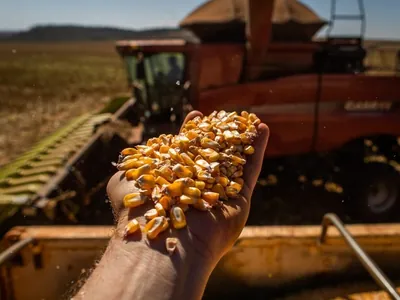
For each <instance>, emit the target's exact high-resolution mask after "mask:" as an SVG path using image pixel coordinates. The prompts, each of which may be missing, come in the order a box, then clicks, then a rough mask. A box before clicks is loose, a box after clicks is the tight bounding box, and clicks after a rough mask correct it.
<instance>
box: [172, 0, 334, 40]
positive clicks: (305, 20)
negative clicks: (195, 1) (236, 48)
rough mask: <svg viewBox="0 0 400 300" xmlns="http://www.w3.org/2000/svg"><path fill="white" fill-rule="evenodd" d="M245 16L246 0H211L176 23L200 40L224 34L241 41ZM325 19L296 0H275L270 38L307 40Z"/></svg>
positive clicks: (245, 21) (246, 14)
mask: <svg viewBox="0 0 400 300" xmlns="http://www.w3.org/2000/svg"><path fill="white" fill-rule="evenodd" d="M260 13H263V12H260ZM247 19H248V0H210V1H207V2H206V3H204V4H202V5H201V6H199V7H198V8H196V9H195V10H194V11H192V12H191V13H190V14H189V15H187V16H186V17H185V18H184V19H183V20H182V21H181V22H180V24H179V25H180V27H182V28H187V29H190V30H191V31H193V32H194V33H195V34H196V35H197V36H198V37H199V38H200V39H201V40H203V41H212V40H220V39H221V38H224V37H225V38H227V36H228V38H230V39H233V40H238V41H243V40H244V39H245V24H246V23H247V21H248V20H247ZM326 23H327V22H326V21H325V20H323V19H322V18H320V17H319V16H318V15H317V14H316V13H315V12H314V11H313V10H312V9H310V8H309V7H308V6H306V5H305V4H303V3H300V2H298V1H297V0H275V3H274V10H273V14H272V24H273V25H272V39H273V40H275V41H309V40H311V39H312V37H313V36H314V34H315V33H316V32H317V31H318V30H319V29H320V28H321V27H322V26H324V25H325V24H326Z"/></svg>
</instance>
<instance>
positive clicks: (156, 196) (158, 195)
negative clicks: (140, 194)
mask: <svg viewBox="0 0 400 300" xmlns="http://www.w3.org/2000/svg"><path fill="white" fill-rule="evenodd" d="M161 197H162V193H161V190H160V188H159V187H158V186H157V185H156V186H155V187H154V188H153V191H152V192H151V198H152V199H153V201H158V200H159V199H161Z"/></svg>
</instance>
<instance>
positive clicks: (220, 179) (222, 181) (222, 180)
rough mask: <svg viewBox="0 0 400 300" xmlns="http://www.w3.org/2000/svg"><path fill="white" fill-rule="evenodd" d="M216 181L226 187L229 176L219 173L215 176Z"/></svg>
mask: <svg viewBox="0 0 400 300" xmlns="http://www.w3.org/2000/svg"><path fill="white" fill-rule="evenodd" d="M217 183H219V184H221V185H222V186H223V187H226V186H228V184H229V178H228V177H226V176H224V175H220V176H219V177H217Z"/></svg>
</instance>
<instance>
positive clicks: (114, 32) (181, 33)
mask: <svg viewBox="0 0 400 300" xmlns="http://www.w3.org/2000/svg"><path fill="white" fill-rule="evenodd" d="M4 33H5V34H3V35H2V34H1V31H0V41H24V42H67V41H74V42H75V41H107V40H120V39H162V38H183V39H188V40H196V39H197V38H196V37H195V36H194V35H193V34H192V33H191V32H190V31H187V30H182V29H179V28H154V29H147V30H130V29H121V28H114V27H88V26H78V25H38V26H34V27H32V28H30V29H29V30H27V31H21V32H14V33H11V32H9V33H8V34H7V32H4Z"/></svg>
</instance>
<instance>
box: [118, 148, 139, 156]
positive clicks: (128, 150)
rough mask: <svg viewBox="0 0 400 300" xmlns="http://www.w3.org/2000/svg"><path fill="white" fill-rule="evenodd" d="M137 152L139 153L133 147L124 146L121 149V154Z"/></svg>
mask: <svg viewBox="0 0 400 300" xmlns="http://www.w3.org/2000/svg"><path fill="white" fill-rule="evenodd" d="M137 153H139V151H138V150H137V149H135V148H125V149H124V150H122V151H121V154H122V155H132V154H137Z"/></svg>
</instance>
